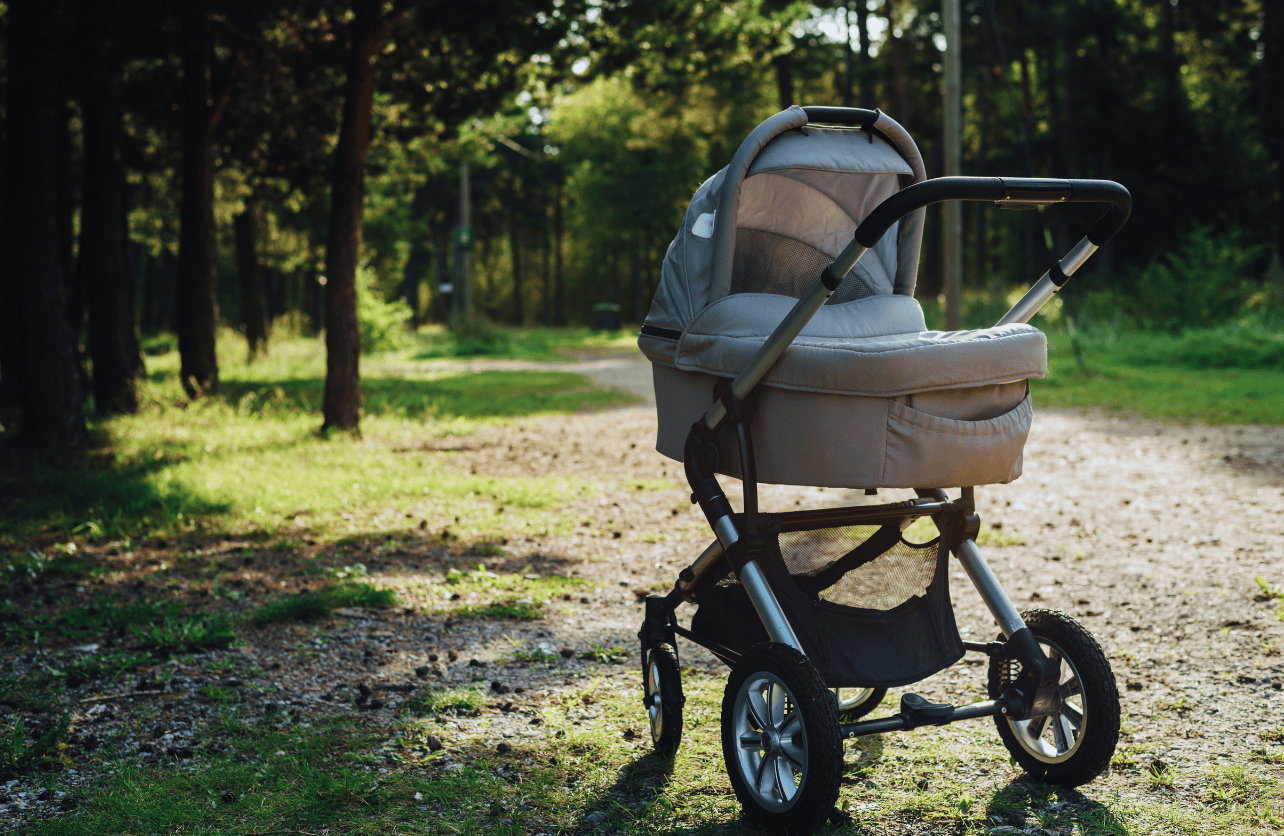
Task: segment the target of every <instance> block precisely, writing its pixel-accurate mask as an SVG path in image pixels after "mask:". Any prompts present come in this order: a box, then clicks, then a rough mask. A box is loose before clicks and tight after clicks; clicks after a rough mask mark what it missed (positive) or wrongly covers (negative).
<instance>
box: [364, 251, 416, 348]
mask: <svg viewBox="0 0 1284 836" xmlns="http://www.w3.org/2000/svg"><path fill="white" fill-rule="evenodd" d="M373 281H374V280H373V276H372V275H371V273H370V271H369V270H367V269H365V268H362V269H359V270H357V323H358V326H359V328H360V332H361V351H362V352H363V353H369V352H375V351H394V350H396V349H398V348H403V347H404V346H405V345H407V344H408V343H409V341H410V336H409V334H408V333H407V323H409V322H410V319H411V317H412V316H413V313H412V312H411V310H410V306H409V305H407V304H406V303H405V302H404V301H402V300H400V299H394V300H393V301H391V302H385V301H384V300H383V299H381V298H379V293H378V291H377V290H376V289H375V288H374V287H373Z"/></svg>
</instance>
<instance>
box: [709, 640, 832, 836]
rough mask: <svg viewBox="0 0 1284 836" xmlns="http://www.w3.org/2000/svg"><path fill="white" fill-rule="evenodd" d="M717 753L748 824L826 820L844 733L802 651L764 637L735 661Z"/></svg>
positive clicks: (772, 827) (805, 828)
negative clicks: (767, 640) (724, 766)
mask: <svg viewBox="0 0 1284 836" xmlns="http://www.w3.org/2000/svg"><path fill="white" fill-rule="evenodd" d="M755 694H756V701H755V697H754V695H755ZM764 716H765V718H766V719H763V717H764ZM795 717H796V718H797V719H794V718H795ZM800 738H801V739H800ZM722 757H723V760H724V761H725V763H726V766H727V774H728V776H729V777H730V778H731V786H732V788H733V789H734V790H735V792H736V798H738V799H740V803H741V804H742V805H743V806H744V811H745V818H746V819H747V820H748V821H749V822H750V823H752V824H754V825H756V826H758V827H761V828H763V829H764V830H768V831H771V832H774V833H787V834H807V833H811V832H812V831H813V830H815V829H816V828H817V827H819V826H820V825H822V824H824V823H825V821H826V820H827V819H828V818H829V814H830V812H831V811H832V810H833V809H834V802H835V801H837V800H838V782H839V779H840V778H841V777H842V770H843V739H842V733H841V732H840V731H839V729H838V704H837V703H836V702H835V700H834V695H833V693H832V692H831V691H830V690H829V689H828V688H826V687H825V681H824V680H823V679H821V677H820V673H819V672H818V671H817V670H816V667H815V666H814V665H813V664H812V663H811V662H810V661H809V660H808V659H807V657H806V656H804V655H802V654H801V653H799V652H798V651H797V650H794V649H793V648H792V647H789V646H788V645H785V644H778V643H776V642H764V643H762V644H757V645H754V646H753V647H751V648H749V650H748V651H747V652H746V653H745V654H744V655H743V656H742V657H741V659H740V661H739V662H738V663H736V665H735V667H734V668H732V670H731V677H730V678H729V679H728V680H727V689H726V692H725V693H724V696H723V699H722Z"/></svg>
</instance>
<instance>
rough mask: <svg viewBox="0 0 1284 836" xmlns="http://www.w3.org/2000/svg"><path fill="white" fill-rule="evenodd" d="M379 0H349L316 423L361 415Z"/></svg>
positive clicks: (343, 424)
mask: <svg viewBox="0 0 1284 836" xmlns="http://www.w3.org/2000/svg"><path fill="white" fill-rule="evenodd" d="M380 9H381V4H380V3H379V2H378V0H355V2H354V4H353V11H354V13H355V14H354V17H353V19H352V23H351V26H350V32H351V37H352V52H351V58H350V63H349V64H348V79H347V84H346V87H347V89H346V91H345V93H344V100H343V117H342V121H341V122H340V124H339V146H338V148H337V149H336V150H335V164H334V175H333V179H332V180H331V185H330V227H329V230H328V232H327V235H326V246H325V272H326V284H325V349H326V358H325V372H326V373H325V399H324V404H323V406H322V410H323V413H324V416H325V422H324V424H323V425H322V429H330V428H335V429H341V430H355V429H357V427H358V423H359V422H360V420H361V374H360V371H359V368H358V362H359V359H360V357H361V334H360V331H359V328H358V325H357V284H356V282H357V257H358V254H359V251H360V248H361V198H362V195H363V194H364V192H365V162H366V150H367V148H368V147H369V144H370V115H371V110H372V109H373V106H374V91H375V65H374V62H375V58H376V57H377V56H378V54H379V47H380V45H381V43H382V41H383V38H384V22H383V19H382V16H381V11H380Z"/></svg>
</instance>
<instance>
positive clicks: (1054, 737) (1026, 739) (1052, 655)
mask: <svg viewBox="0 0 1284 836" xmlns="http://www.w3.org/2000/svg"><path fill="white" fill-rule="evenodd" d="M1039 644H1040V645H1042V646H1043V649H1044V652H1046V653H1047V654H1048V658H1049V659H1051V660H1053V661H1054V662H1056V663H1057V666H1058V667H1059V668H1060V674H1059V677H1058V680H1057V682H1058V685H1057V687H1058V689H1059V690H1060V692H1061V710H1060V711H1059V712H1058V713H1056V714H1051V715H1048V716H1047V717H1035V718H1032V719H1030V720H1009V721H1008V725H1009V726H1011V727H1012V733H1013V734H1014V735H1015V736H1016V739H1017V742H1019V743H1020V744H1021V748H1022V749H1025V750H1026V751H1027V752H1029V753H1030V754H1031V755H1033V756H1034V757H1035V758H1036V759H1038V760H1040V761H1042V762H1043V763H1061V762H1062V761H1065V760H1067V759H1069V758H1070V757H1072V756H1073V755H1074V753H1075V752H1077V751H1079V746H1080V744H1082V743H1083V736H1084V733H1085V732H1087V730H1088V705H1087V703H1086V702H1085V701H1084V698H1083V680H1082V679H1080V678H1079V669H1078V668H1076V667H1075V665H1074V662H1073V661H1072V660H1071V659H1069V658H1068V657H1067V656H1066V655H1065V652H1064V651H1063V650H1062V649H1061V648H1060V647H1058V646H1057V645H1056V643H1055V642H1052V641H1049V640H1048V639H1044V638H1040V639H1039Z"/></svg>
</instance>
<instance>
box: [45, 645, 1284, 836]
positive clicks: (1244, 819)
mask: <svg viewBox="0 0 1284 836" xmlns="http://www.w3.org/2000/svg"><path fill="white" fill-rule="evenodd" d="M684 688H685V692H686V696H687V702H686V706H685V708H684V716H685V729H684V735H683V744H682V749H681V750H680V752H679V754H678V756H677V757H676V759H675V760H674V761H672V762H667V761H665V760H663V759H660V758H658V757H656V756H655V755H654V754H652V753H651V752H650V741H649V738H648V735H647V732H646V728H645V720H644V714H643V710H642V708H641V706H640V705H639V700H638V693H637V688H636V685H635V684H634V682H633V678H632V677H629V678H627V679H614V680H605V681H603V680H596V681H595V682H594V683H593V684H592V685H591V686H589V687H588V688H586V689H584V693H583V694H572V695H571V696H572V697H577V696H578V697H584V696H591V699H583V698H568V699H564V700H561V701H553V702H546V703H540V704H538V706H539V707H538V708H537V709H536V713H537V715H538V717H539V719H540V724H539V728H540V729H541V730H542V733H541V735H540V736H539V737H536V738H527V739H514V741H513V745H512V748H511V750H510V751H508V752H506V753H502V754H501V753H500V752H499V751H497V750H496V748H495V747H494V745H493V741H492V742H487V741H488V740H489V734H488V733H487V732H485V731H484V730H480V729H483V728H484V727H488V726H489V722H488V721H487V720H486V717H487V716H488V715H487V714H486V713H483V714H482V718H481V719H480V720H479V721H478V722H480V723H481V726H479V727H478V729H479V730H478V731H475V732H469V731H467V730H466V728H465V727H464V726H463V725H462V724H460V723H458V722H457V719H456V718H458V717H466V716H470V715H472V713H473V712H478V711H482V712H489V711H491V710H492V709H488V708H487V707H486V698H485V695H484V694H483V693H482V692H481V691H480V690H478V689H476V688H464V689H457V690H449V691H446V690H443V691H426V692H422V693H420V694H417V695H416V696H414V697H413V698H411V699H408V700H407V701H406V702H405V703H403V707H402V710H401V712H400V714H399V717H398V719H397V720H395V721H394V722H393V723H392V724H391V726H390V727H388V728H384V729H379V728H376V727H374V726H371V725H369V724H366V723H364V722H362V721H361V720H360V719H358V718H356V717H346V718H338V719H333V720H328V721H322V722H320V723H317V724H316V725H315V726H314V727H312V728H300V727H297V726H289V725H282V726H279V727H273V726H272V724H266V723H258V724H254V725H249V724H245V723H243V722H241V721H240V719H239V716H238V715H237V713H236V710H235V708H233V707H227V708H225V709H224V720H223V727H222V728H221V729H220V730H219V738H220V739H221V740H223V741H226V742H227V744H228V746H229V748H228V749H227V750H225V751H223V752H221V753H217V754H210V755H208V756H202V757H201V758H200V759H198V760H196V761H192V762H189V764H188V765H187V766H186V767H185V768H184V769H181V770H180V769H174V768H172V767H169V766H157V767H152V768H148V769H140V768H137V767H135V766H131V765H129V764H128V763H122V764H121V765H120V768H119V770H118V771H117V772H116V773H115V774H114V775H112V776H111V777H109V778H107V779H105V781H104V782H103V783H102V785H100V786H96V787H92V788H79V789H75V790H72V793H73V795H74V796H75V797H77V798H80V799H84V800H90V801H92V802H93V803H92V804H89V805H86V806H82V807H79V808H77V809H76V810H75V811H74V812H71V813H67V814H64V815H63V816H62V817H60V818H57V819H52V820H47V821H43V822H35V823H33V824H31V825H30V826H29V827H28V830H27V832H28V833H31V834H37V836H78V835H79V834H91V833H111V832H120V833H132V834H136V835H137V836H145V835H146V834H162V833H170V832H191V833H204V834H224V833H267V832H299V831H302V832H318V831H320V830H322V829H328V830H330V831H332V832H345V833H346V832H352V833H368V834H382V833H400V832H416V833H418V832H427V833H450V834H490V833H497V834H514V835H515V834H528V833H563V832H567V833H569V832H577V833H590V832H600V833H611V834H615V833H619V834H651V833H687V832H698V833H705V834H739V833H748V832H752V831H750V830H748V829H747V828H746V827H745V826H744V825H743V823H742V822H741V820H740V818H739V806H738V804H737V803H736V800H735V797H734V796H733V795H732V793H731V791H730V787H729V785H728V783H727V780H726V776H725V774H724V772H723V766H722V755H721V751H720V738H719V733H718V732H719V719H718V718H719V705H720V701H721V698H722V688H723V680H722V679H721V678H720V677H718V678H715V677H710V676H707V675H703V674H700V673H696V672H694V671H693V670H690V669H688V670H687V671H686V672H685V674H684ZM568 690H570V689H568ZM590 691H591V694H590V693H589V692H590ZM895 701H896V695H892V696H890V697H889V698H888V701H887V702H886V703H885V704H884V705H883V706H882V707H881V709H880V713H884V714H887V713H891V712H893V711H895V708H894V703H895ZM468 728H472V727H468ZM430 737H437V738H439V739H440V740H443V741H445V742H446V745H447V749H448V750H449V755H446V753H443V752H436V751H432V748H431V747H430V746H429V745H428V741H429V738H430ZM443 762H445V763H448V764H449V768H442V766H441V764H442V763H443ZM1154 773H1159V774H1158V775H1156V774H1154ZM48 783H49V786H51V787H53V788H55V789H58V788H60V782H59V778H58V776H57V774H56V773H55V774H54V775H51V776H50V779H49V782H48ZM839 804H840V806H842V807H844V808H845V809H846V810H847V811H848V813H849V814H851V816H852V817H853V824H852V825H851V826H850V827H845V828H835V829H833V830H831V831H829V832H834V833H859V832H868V831H870V830H878V831H879V832H882V830H884V829H892V830H896V831H901V830H912V831H914V832H924V833H940V834H944V833H959V834H978V836H979V834H984V833H993V832H1008V831H1003V830H996V828H1001V827H1007V828H1011V831H1012V832H1025V831H1026V830H1029V831H1031V832H1034V831H1039V832H1080V833H1085V834H1144V833H1173V834H1190V835H1191V836H1194V834H1213V836H1232V835H1233V836H1239V835H1240V834H1268V833H1276V832H1278V831H1279V828H1280V826H1281V824H1284V818H1281V814H1280V812H1279V811H1280V809H1281V804H1284V772H1282V771H1281V769H1280V768H1279V767H1278V766H1275V765H1272V764H1269V763H1268V764H1259V765H1255V766H1254V767H1253V768H1251V769H1249V768H1244V767H1240V766H1220V765H1216V764H1205V763H1201V762H1188V763H1174V764H1172V765H1159V766H1156V765H1155V763H1154V762H1153V761H1152V760H1149V759H1146V760H1145V761H1144V762H1143V763H1141V764H1136V765H1127V766H1125V765H1121V764H1117V765H1116V767H1115V770H1114V772H1113V774H1112V775H1110V776H1108V777H1103V778H1099V779H1098V780H1097V781H1094V782H1093V783H1091V784H1089V785H1087V786H1085V787H1082V788H1080V789H1079V790H1066V789H1061V788H1057V787H1053V786H1048V785H1044V784H1040V783H1038V782H1034V781H1030V780H1029V779H1027V778H1024V777H1022V775H1021V773H1020V772H1019V771H1018V770H1016V769H1014V768H1013V767H1012V766H1011V765H1010V764H1009V762H1008V757H1007V752H1006V751H1005V750H1004V749H1003V747H1002V745H1001V744H1000V743H999V742H998V739H997V737H996V735H995V734H994V730H993V728H992V726H991V725H990V723H988V722H986V721H978V722H972V723H960V724H957V725H953V726H948V727H944V728H939V729H924V730H919V731H916V732H908V733H898V734H891V735H884V736H880V737H871V738H863V739H861V740H860V741H857V742H855V743H852V744H849V745H848V747H847V751H846V755H845V769H844V777H843V784H842V788H841V792H840V796H839Z"/></svg>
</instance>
